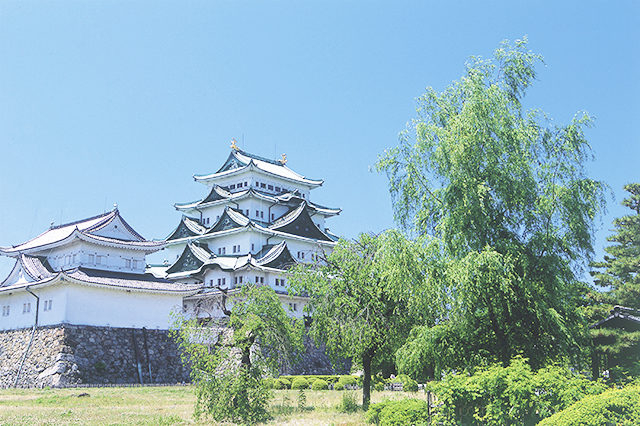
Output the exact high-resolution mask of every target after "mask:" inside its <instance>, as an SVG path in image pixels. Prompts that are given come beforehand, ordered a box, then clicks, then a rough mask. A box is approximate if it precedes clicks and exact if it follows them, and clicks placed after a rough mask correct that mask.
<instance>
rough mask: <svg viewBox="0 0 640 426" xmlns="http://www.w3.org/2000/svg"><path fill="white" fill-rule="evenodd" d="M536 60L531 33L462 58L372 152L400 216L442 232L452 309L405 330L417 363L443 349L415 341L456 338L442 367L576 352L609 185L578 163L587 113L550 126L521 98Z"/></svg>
mask: <svg viewBox="0 0 640 426" xmlns="http://www.w3.org/2000/svg"><path fill="white" fill-rule="evenodd" d="M539 61H541V57H540V56H539V55H537V54H535V53H533V52H531V51H529V50H528V49H527V41H526V39H524V40H519V41H516V42H515V43H514V44H510V43H508V42H504V43H503V44H502V45H501V46H500V47H499V48H498V49H497V50H496V51H495V54H494V57H493V59H487V60H484V59H480V58H471V59H470V60H469V62H468V63H467V67H466V73H465V74H464V76H463V77H462V78H461V79H460V80H459V81H455V82H453V83H452V84H451V85H450V86H449V87H447V88H446V89H445V90H443V91H442V92H437V91H435V90H434V89H432V88H428V89H427V92H426V93H425V94H424V95H423V96H422V97H420V98H419V100H418V108H417V112H418V116H417V118H415V119H414V120H413V121H412V122H411V123H410V124H409V125H408V127H407V129H406V130H405V131H404V132H403V133H401V136H400V142H399V145H398V146H396V147H395V148H393V149H390V150H388V151H386V152H385V154H384V155H383V156H382V157H381V158H380V159H379V161H378V163H377V167H378V169H379V170H380V171H384V172H386V174H387V176H388V178H389V183H390V186H389V187H390V191H391V194H392V196H393V200H394V210H395V215H396V218H397V220H398V221H399V222H400V223H401V224H402V225H403V226H404V227H405V228H407V229H409V230H411V231H413V232H414V233H416V234H420V235H423V234H429V235H432V236H433V237H435V238H436V239H438V240H439V241H440V242H441V254H442V256H443V258H444V259H445V260H444V261H443V264H444V265H445V270H444V271H443V272H442V273H443V279H442V280H441V282H442V285H443V286H444V288H443V292H444V294H445V295H447V297H449V302H448V304H447V305H448V306H449V307H450V309H449V312H448V314H447V316H446V317H445V318H442V319H441V321H439V322H438V325H437V326H436V327H435V328H434V327H422V329H421V330H418V331H415V332H414V334H413V336H412V337H413V338H414V339H422V341H423V345H416V344H414V345H413V346H411V347H412V348H413V349H414V350H409V347H407V348H405V349H407V350H406V351H405V352H404V355H405V357H406V356H409V355H411V354H414V355H415V356H416V357H418V358H420V357H422V358H421V361H420V362H416V363H414V364H413V365H424V364H425V363H427V364H429V363H430V364H431V365H432V366H434V365H435V364H436V363H437V361H438V359H439V357H440V354H438V353H437V352H435V351H434V350H431V351H427V350H424V348H425V347H428V348H432V349H433V348H441V347H443V346H451V345H456V347H457V348H458V349H457V350H456V351H453V352H451V353H450V357H451V359H450V361H449V364H450V365H449V366H450V367H453V366H456V367H459V366H463V365H465V364H468V363H473V362H476V361H474V359H476V360H477V358H478V354H480V358H483V359H484V360H486V359H487V358H489V359H497V360H500V361H502V362H503V363H504V364H505V365H506V364H507V363H508V361H509V359H510V358H511V357H512V356H513V355H515V354H517V353H523V354H524V355H525V356H527V357H530V358H531V360H532V362H533V363H534V366H535V365H541V364H542V363H544V362H545V361H546V360H548V359H550V358H555V357H557V356H560V355H562V354H566V353H577V352H578V350H577V349H578V345H577V343H578V340H579V339H580V338H581V337H583V338H584V336H585V335H586V333H585V331H584V330H585V327H584V322H583V320H582V318H581V317H580V315H579V314H578V313H577V312H576V309H575V307H576V303H577V301H578V300H579V298H580V296H581V292H582V291H583V288H584V286H583V285H582V284H580V283H579V282H578V279H577V277H578V269H579V268H580V267H581V265H584V260H588V259H590V257H591V256H592V254H593V246H592V241H593V220H594V218H595V216H596V215H597V214H598V213H599V212H600V211H601V209H602V208H604V189H605V185H604V184H603V183H601V182H597V181H594V180H592V179H590V178H588V176H587V175H586V173H585V170H584V163H585V161H586V160H587V159H589V158H590V156H591V150H590V147H589V144H588V142H587V140H586V138H585V135H584V133H583V131H584V128H585V127H587V126H589V125H590V124H591V119H590V118H589V116H588V115H587V114H586V113H583V114H578V115H576V117H575V118H574V119H573V120H572V121H571V122H570V123H569V124H567V125H564V126H558V125H555V124H554V123H553V122H551V121H550V120H549V119H548V118H547V116H546V115H545V114H544V113H542V112H540V111H538V110H529V111H527V110H525V109H524V107H523V105H522V99H523V97H524V95H525V93H526V90H527V89H528V88H529V86H530V85H531V84H532V83H533V81H534V79H535V76H536V70H535V65H536V63H537V62H539ZM444 342H446V343H444ZM418 349H419V350H418ZM405 360H406V359H405Z"/></svg>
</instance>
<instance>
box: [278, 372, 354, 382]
mask: <svg viewBox="0 0 640 426" xmlns="http://www.w3.org/2000/svg"><path fill="white" fill-rule="evenodd" d="M298 377H302V378H304V379H305V380H306V381H307V382H309V383H313V382H314V381H316V380H318V379H320V380H324V381H325V382H327V383H336V382H338V380H340V378H341V377H352V378H353V379H352V380H353V381H354V383H355V380H356V376H344V375H337V374H305V375H296V376H286V375H285V376H280V378H281V379H287V380H289V381H290V382H292V381H293V380H295V379H296V378H298ZM348 380H351V379H348Z"/></svg>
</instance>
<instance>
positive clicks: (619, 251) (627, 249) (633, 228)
mask: <svg viewBox="0 0 640 426" xmlns="http://www.w3.org/2000/svg"><path fill="white" fill-rule="evenodd" d="M624 190H625V191H627V192H628V193H629V197H628V198H625V199H624V200H623V201H622V205H623V206H625V207H628V208H629V209H631V211H632V214H630V215H627V216H622V217H620V218H617V219H615V220H614V221H613V226H614V231H613V232H614V234H613V235H611V236H610V237H609V238H607V241H609V242H611V243H614V244H613V245H610V246H608V247H605V249H604V251H605V252H606V253H607V254H606V255H605V256H604V259H603V261H602V262H594V263H592V266H593V267H594V268H595V269H594V270H593V271H592V272H591V275H592V276H593V280H594V283H595V284H596V285H598V286H600V287H602V288H605V289H607V291H608V293H609V298H610V301H611V302H612V303H614V304H616V305H622V306H626V307H628V308H634V309H640V184H639V183H631V184H628V185H625V186H624Z"/></svg>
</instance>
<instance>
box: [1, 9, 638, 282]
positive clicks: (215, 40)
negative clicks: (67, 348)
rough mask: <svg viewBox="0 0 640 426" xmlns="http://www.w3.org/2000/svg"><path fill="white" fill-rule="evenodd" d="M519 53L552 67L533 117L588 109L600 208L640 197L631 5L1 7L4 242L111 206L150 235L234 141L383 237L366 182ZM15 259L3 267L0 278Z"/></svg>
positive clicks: (343, 223)
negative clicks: (442, 96)
mask: <svg viewBox="0 0 640 426" xmlns="http://www.w3.org/2000/svg"><path fill="white" fill-rule="evenodd" d="M525 34H526V35H527V36H528V37H529V42H530V44H529V45H530V48H531V49H532V50H534V51H536V52H538V53H541V54H542V55H543V56H544V58H545V62H546V65H545V66H543V67H540V68H539V75H538V81H537V82H536V84H535V85H534V86H533V87H532V89H531V90H530V91H529V94H528V96H527V99H526V103H527V105H528V106H530V107H536V108H541V109H543V110H545V111H546V112H547V113H549V114H550V115H551V116H552V117H553V118H554V119H555V120H556V121H557V122H559V123H565V122H567V121H568V120H570V119H571V117H572V116H573V115H574V113H576V112H577V111H580V110H587V111H589V112H590V113H591V114H592V115H594V116H595V117H596V123H595V127H594V128H592V129H589V130H588V132H587V137H588V139H589V140H590V141H591V143H592V146H593V149H594V154H595V161H594V162H592V163H590V164H589V166H588V167H589V170H590V172H591V175H592V176H593V177H594V178H597V179H601V180H604V181H605V182H607V183H608V184H609V185H610V186H611V188H612V190H613V192H614V194H615V200H610V203H609V210H608V214H607V215H606V216H604V217H603V219H602V223H601V224H600V228H601V230H600V231H599V233H598V234H597V248H598V253H600V254H601V253H602V247H603V246H604V245H605V244H606V241H605V238H606V236H607V235H608V229H610V228H611V225H610V224H611V220H612V219H613V218H614V217H616V216H620V215H622V214H625V213H626V212H625V209H624V208H623V207H621V206H619V203H620V201H621V200H622V198H623V197H624V192H623V191H622V185H624V184H625V183H628V182H632V181H636V182H637V181H640V172H639V170H640V166H639V165H638V164H639V163H638V159H640V130H639V126H638V122H639V121H638V117H640V101H639V99H640V81H639V78H638V77H639V76H640V47H639V44H640V2H634V1H616V2H602V1H565V2H557V1H554V2H551V1H548V2H546V1H545V2H543V1H539V2H535V4H525V2H514V1H505V2H496V1H486V2H472V1H467V2H462V1H456V2H444V1H443V2H417V1H416V2H411V1H395V2H375V1H374V2H372V1H348V0H347V1H344V0H343V1H322V2H308V1H307V2H304V1H299V0H297V1H272V2H266V1H260V2H258V1H256V2H244V1H209V0H208V1H145V2H142V1H116V0H114V1H101V2H98V1H37V2H36V1H11V0H4V1H2V2H1V3H0V153H1V157H0V158H1V160H0V161H1V165H2V166H1V167H0V203H1V206H2V214H1V215H0V245H10V244H17V243H19V242H22V241H24V240H27V239H29V238H31V237H33V236H35V235H37V234H38V233H40V232H42V231H44V230H45V229H46V228H47V227H48V226H49V224H50V223H51V222H52V221H54V222H55V223H61V222H64V221H70V220H74V219H79V218H83V217H87V216H92V215H95V214H98V213H102V212H103V211H105V210H109V209H111V208H112V206H113V204H114V203H116V202H117V203H118V205H119V208H120V210H121V212H122V214H123V215H124V216H125V218H126V219H127V220H128V221H129V222H130V223H131V224H132V225H133V226H134V227H135V228H136V229H137V230H138V231H139V232H140V233H142V234H143V235H144V236H145V237H147V238H162V237H165V236H166V235H167V234H168V233H169V232H170V231H171V230H172V229H173V227H174V226H175V225H176V224H177V223H178V220H179V218H180V214H179V213H178V212H176V211H175V210H174V209H173V207H172V204H173V203H174V202H184V201H190V200H194V199H198V198H200V197H201V196H204V195H205V193H206V189H205V187H204V186H202V185H200V184H198V183H195V182H194V181H193V180H192V175H193V174H194V173H205V172H212V171H215V170H216V169H217V168H218V167H219V166H220V164H221V163H222V162H223V161H224V159H225V158H226V156H227V154H228V151H229V141H230V139H231V138H236V139H237V140H238V141H239V143H240V145H241V148H243V149H245V150H248V151H251V152H254V153H257V154H260V155H263V156H268V157H279V156H280V154H281V153H283V152H284V153H286V154H287V156H288V159H289V163H288V165H289V166H290V167H291V168H293V169H294V170H297V171H298V172H300V173H302V174H305V175H307V176H310V177H313V178H323V179H325V184H324V186H323V187H321V188H320V189H317V190H314V192H313V193H312V199H314V200H315V201H317V202H320V203H322V204H325V205H330V206H337V207H341V208H343V210H344V211H343V213H342V214H341V215H340V216H338V217H337V218H334V219H332V220H331V222H330V223H329V224H330V227H331V229H332V231H334V232H336V233H338V234H340V235H343V236H347V237H352V236H355V235H356V234H357V233H359V232H362V231H380V230H382V229H385V228H389V227H392V226H393V217H392V211H391V200H390V197H389V194H388V190H387V182H386V178H385V177H384V176H382V175H378V174H375V173H373V172H370V171H369V167H370V166H371V165H372V164H373V163H374V162H375V161H376V158H377V156H378V155H379V154H380V153H381V152H382V151H383V150H384V149H385V148H388V147H391V146H393V145H394V144H395V143H396V141H397V135H398V132H399V131H400V130H402V129H403V127H404V125H405V123H406V122H407V121H408V120H410V119H411V118H412V117H413V116H414V115H415V106H416V104H415V98H416V97H418V96H419V95H421V94H422V93H423V92H424V89H425V87H427V86H432V87H434V88H436V89H443V88H444V87H446V85H447V84H448V83H449V82H451V81H452V80H454V79H458V78H459V77H460V76H461V74H462V73H463V70H464V62H465V60H466V59H467V58H468V57H469V56H471V55H481V56H490V55H491V53H492V51H493V50H494V49H495V48H496V47H497V45H498V44H499V42H500V41H501V40H503V39H511V40H513V39H516V38H520V37H522V36H523V35H525ZM11 263H12V262H11V261H10V260H8V259H6V258H4V259H2V260H0V275H4V274H5V273H7V272H8V268H9V267H10V265H11Z"/></svg>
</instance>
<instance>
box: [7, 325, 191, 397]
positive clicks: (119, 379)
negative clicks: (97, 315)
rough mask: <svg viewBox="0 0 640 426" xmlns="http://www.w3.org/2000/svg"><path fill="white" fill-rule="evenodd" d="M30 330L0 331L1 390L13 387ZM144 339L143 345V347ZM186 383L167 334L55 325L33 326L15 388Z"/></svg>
mask: <svg viewBox="0 0 640 426" xmlns="http://www.w3.org/2000/svg"><path fill="white" fill-rule="evenodd" d="M31 332H32V330H31V329H22V330H12V331H4V332H0V387H8V386H13V385H14V383H15V380H16V375H17V374H18V370H19V368H20V364H21V361H22V358H23V356H24V353H25V350H26V348H27V346H28V344H29V340H30V338H31ZM145 340H146V344H145ZM140 379H142V382H143V383H180V382H185V381H188V380H189V371H188V369H187V368H185V367H183V365H182V363H181V361H180V357H179V354H178V351H177V347H176V345H175V343H174V342H173V340H172V339H171V338H170V337H169V336H168V334H167V331H166V330H144V329H134V328H114V327H91V326H75V325H59V326H49V327H42V328H38V329H37V330H36V332H35V334H34V337H33V342H32V344H31V348H30V349H29V352H28V354H27V357H26V359H25V361H24V366H23V368H22V371H21V373H20V377H19V379H18V386H19V387H21V386H23V387H27V386H36V387H42V386H51V387H64V386H73V385H78V384H101V383H105V384H106V383H112V384H118V383H122V384H125V383H140V381H141V380H140Z"/></svg>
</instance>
